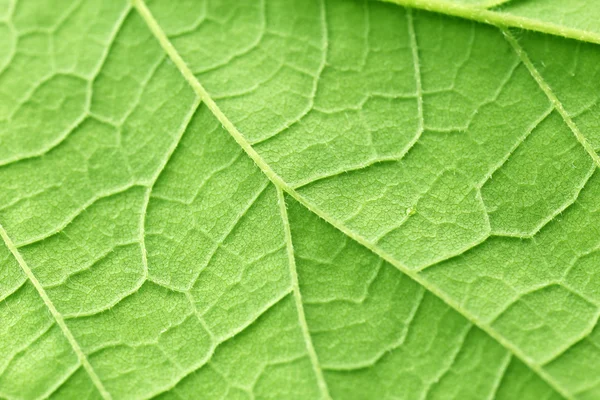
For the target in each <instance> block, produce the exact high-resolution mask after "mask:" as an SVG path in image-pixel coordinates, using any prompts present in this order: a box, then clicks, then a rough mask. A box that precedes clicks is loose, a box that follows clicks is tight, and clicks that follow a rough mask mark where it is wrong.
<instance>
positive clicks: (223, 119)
mask: <svg viewBox="0 0 600 400" xmlns="http://www.w3.org/2000/svg"><path fill="white" fill-rule="evenodd" d="M132 1H133V4H134V7H135V8H136V9H137V10H138V12H139V13H140V15H141V16H142V18H143V19H144V21H145V22H146V24H147V25H148V28H149V29H150V31H151V32H152V34H153V35H154V36H155V37H156V39H157V40H158V41H159V43H160V45H161V46H162V47H163V49H164V50H165V52H166V53H167V54H168V55H169V57H170V58H171V60H172V61H173V63H174V64H175V66H176V67H177V68H178V69H179V71H180V72H181V74H182V75H183V77H184V78H185V79H186V80H187V81H188V83H189V84H190V86H191V87H192V88H193V89H194V90H195V91H196V93H197V94H198V96H199V97H200V98H201V100H202V101H203V102H204V104H206V106H207V107H208V108H209V110H210V111H211V112H212V113H213V115H214V116H215V117H216V118H217V120H218V121H219V122H220V123H221V125H222V126H223V128H225V130H227V132H228V133H229V134H230V135H231V136H232V137H233V139H234V140H235V141H236V142H237V143H238V145H239V146H240V147H241V148H242V149H243V150H244V151H245V152H246V154H248V156H249V157H250V158H251V159H252V160H253V161H254V163H255V164H256V165H257V166H258V167H259V168H260V169H261V170H262V172H263V173H264V174H265V175H266V176H267V178H268V179H269V180H270V181H271V182H272V183H273V184H274V185H275V187H276V188H277V189H278V190H280V191H284V192H286V193H288V194H289V195H290V196H292V197H293V198H294V199H296V200H297V201H298V202H299V203H301V204H302V205H303V206H304V207H306V208H307V209H308V210H309V211H311V212H312V213H314V214H316V215H317V216H319V217H320V218H321V219H323V220H325V221H327V222H328V223H329V224H331V225H332V226H334V227H335V228H337V229H338V230H339V231H341V232H342V233H344V234H345V235H346V236H348V237H349V238H351V239H352V240H354V241H356V242H358V243H359V244H361V245H363V246H364V247H366V248H368V249H369V250H371V251H372V252H373V253H375V254H377V255H378V256H379V257H381V258H383V259H384V260H385V261H387V262H388V263H390V264H391V265H393V266H394V267H396V268H397V269H399V270H400V271H401V272H403V273H404V274H405V275H407V276H409V277H411V278H412V279H413V280H415V281H416V282H417V283H419V284H420V285H421V286H423V287H424V288H425V289H427V290H428V291H429V292H431V293H432V294H434V295H435V296H437V297H438V298H440V299H441V300H442V301H444V302H445V303H446V304H448V305H449V306H450V307H451V308H453V309H454V310H455V311H456V312H458V313H459V314H461V315H462V316H463V317H464V318H466V319H467V320H468V321H470V322H471V323H472V324H473V325H476V326H477V327H479V328H480V329H481V330H483V331H484V332H486V333H487V334H488V335H490V337H492V338H494V339H495V340H496V341H497V342H498V343H500V344H501V345H502V346H503V347H504V348H506V349H507V350H508V351H509V352H511V353H512V354H513V355H514V356H515V357H517V358H518V359H520V360H521V361H522V362H523V363H524V364H525V365H527V366H528V367H529V368H530V369H531V370H532V371H534V372H535V373H536V374H537V375H538V376H539V377H540V378H541V379H542V380H544V381H545V382H546V383H547V384H548V385H549V386H550V387H552V388H553V389H554V390H555V391H556V392H557V393H559V394H561V395H562V396H563V397H565V398H566V399H572V397H571V396H570V395H569V394H568V393H566V392H565V390H564V389H562V388H561V387H560V386H559V385H558V384H557V383H556V382H554V380H553V378H552V377H551V376H550V375H548V374H547V373H546V372H545V371H544V370H543V369H542V368H541V367H540V366H539V365H537V364H535V363H534V362H533V361H532V360H531V359H530V358H529V357H528V356H527V355H526V354H524V353H523V352H522V351H521V350H520V349H518V348H516V347H515V346H513V344H512V343H510V342H509V341H508V340H507V339H505V338H504V337H503V336H501V335H500V334H499V333H497V332H496V331H495V330H494V329H493V328H492V327H491V326H489V325H488V324H485V323H483V322H481V321H479V320H478V319H477V317H476V316H474V315H471V314H469V313H467V312H465V311H464V310H463V309H462V308H461V307H460V305H459V304H458V303H457V302H456V301H455V300H454V299H452V298H451V297H450V296H448V295H447V294H445V293H444V292H442V291H441V290H440V289H438V288H437V287H435V286H434V285H432V284H430V283H429V282H428V281H427V280H425V279H424V278H423V277H422V276H421V275H420V274H419V273H418V272H417V271H414V270H411V269H410V268H408V267H407V266H405V265H404V264H402V263H401V262H400V261H398V260H397V259H395V258H394V257H393V256H392V255H391V254H389V253H387V252H385V251H384V250H382V249H380V248H379V247H378V246H377V245H376V244H375V243H372V242H371V241H369V240H367V239H366V238H364V237H363V236H361V235H360V234H358V233H356V232H354V231H352V230H350V229H349V228H348V227H346V226H345V225H344V224H343V223H341V222H340V221H337V220H336V219H335V218H333V217H331V216H330V215H328V214H327V213H325V212H324V211H322V210H320V209H319V208H317V207H315V206H314V205H313V204H312V203H311V202H310V201H309V200H308V199H306V198H304V196H302V195H301V194H300V193H298V192H297V191H296V190H294V188H293V187H291V186H290V185H288V184H287V182H285V181H284V180H283V178H281V177H280V176H279V175H278V174H277V173H276V172H275V171H274V170H273V169H272V168H271V166H270V165H269V164H267V162H266V161H265V160H264V159H263V158H262V156H261V155H260V154H258V152H257V151H256V150H255V149H254V148H253V147H252V145H251V144H250V143H249V142H248V141H247V140H246V138H245V137H244V136H243V135H242V134H241V132H240V131H239V130H238V129H237V127H236V126H235V125H234V124H233V123H232V122H231V120H229V118H228V117H227V116H226V115H225V114H224V113H223V111H222V110H221V109H220V108H219V106H218V105H217V104H216V103H215V101H214V100H213V99H212V97H211V96H210V94H209V93H208V92H207V91H206V89H205V88H204V86H203V85H202V84H201V83H200V82H199V81H198V79H197V78H196V76H195V75H194V74H193V72H192V71H191V70H190V68H189V67H188V65H187V64H186V62H185V61H184V60H183V58H182V57H181V55H180V54H179V52H178V51H177V50H176V49H175V47H174V46H173V44H172V43H171V42H170V41H169V38H168V37H167V36H166V34H165V33H164V32H163V30H162V28H161V27H160V26H159V24H158V22H157V21H156V19H155V18H154V16H153V15H152V13H151V12H150V10H149V9H148V7H147V6H146V4H145V3H144V1H143V0H132Z"/></svg>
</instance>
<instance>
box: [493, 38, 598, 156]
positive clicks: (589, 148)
mask: <svg viewBox="0 0 600 400" xmlns="http://www.w3.org/2000/svg"><path fill="white" fill-rule="evenodd" d="M502 33H503V34H504V37H505V38H506V40H507V41H508V43H510V45H511V46H512V47H513V49H514V50H515V52H516V53H517V55H518V56H519V58H520V59H521V61H523V64H525V67H527V69H528V70H529V73H530V74H531V76H532V77H533V79H534V80H535V81H536V82H537V84H538V86H539V87H540V89H542V90H543V91H544V93H545V94H546V97H548V99H549V100H550V102H551V103H552V105H553V106H554V108H555V109H556V111H558V113H559V114H560V116H561V117H562V119H563V120H564V121H565V123H566V124H567V126H568V127H569V128H570V129H571V132H573V135H575V138H576V139H577V141H579V143H581V145H582V146H583V148H584V149H585V151H586V152H587V153H588V154H589V155H590V157H592V160H594V163H596V165H597V166H598V167H600V157H598V154H597V153H596V152H595V151H594V148H593V147H592V145H591V144H590V142H588V141H587V139H586V138H585V136H584V135H583V134H582V133H581V131H580V130H579V128H578V127H577V125H575V122H573V120H572V119H571V117H570V116H569V113H568V112H567V110H565V107H564V106H563V104H562V103H561V101H560V100H559V99H558V97H556V95H555V94H554V92H553V91H552V88H550V85H548V83H547V82H546V81H545V80H544V78H543V77H542V75H541V74H540V72H539V71H538V70H537V68H535V66H534V65H533V63H532V62H531V60H530V59H529V56H528V55H527V53H526V52H525V50H523V48H522V47H521V45H520V44H519V42H518V41H517V39H515V37H514V36H513V35H512V34H511V33H510V32H509V31H508V30H506V29H502Z"/></svg>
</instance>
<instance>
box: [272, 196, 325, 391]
mask: <svg viewBox="0 0 600 400" xmlns="http://www.w3.org/2000/svg"><path fill="white" fill-rule="evenodd" d="M277 200H278V201H277V202H278V203H279V211H280V213H281V220H282V222H283V229H284V232H285V247H286V249H287V255H288V264H289V266H290V277H291V278H292V290H293V292H294V301H295V303H296V311H297V312H298V320H299V322H300V328H301V329H302V336H304V342H305V344H306V350H307V352H308V356H309V358H310V362H311V364H312V367H313V370H314V372H315V376H316V378H317V384H318V385H319V389H320V390H321V394H322V395H323V398H324V399H327V400H331V396H330V395H329V390H328V389H327V383H326V382H325V378H324V377H323V371H322V370H321V364H320V363H319V358H318V357H317V352H316V351H315V348H314V346H313V343H312V339H311V336H310V332H309V330H308V324H307V322H306V315H305V314H304V305H303V303H302V293H300V285H299V284H298V271H297V269H296V257H295V256H294V245H293V243H292V232H291V230H290V222H289V219H288V214H287V206H286V204H285V198H284V196H283V191H282V190H281V188H279V187H277Z"/></svg>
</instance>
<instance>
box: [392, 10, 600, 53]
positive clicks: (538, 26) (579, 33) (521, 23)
mask: <svg viewBox="0 0 600 400" xmlns="http://www.w3.org/2000/svg"><path fill="white" fill-rule="evenodd" d="M382 1H385V2H388V3H394V4H398V5H400V6H405V7H413V8H419V9H423V10H427V11H433V12H437V13H440V14H446V15H452V16H455V17H461V18H466V19H470V20H473V21H477V22H482V23H484V24H488V25H494V26H498V27H502V26H512V27H515V28H521V29H528V30H533V31H538V32H542V33H548V34H551V35H556V36H563V37H566V38H571V39H577V40H582V41H585V42H591V43H598V44H600V34H598V33H595V32H589V31H585V30H583V29H577V28H569V27H566V26H561V25H558V24H554V23H551V22H544V21H540V20H537V19H533V18H527V17H521V16H519V15H513V14H509V13H507V12H502V11H493V10H487V9H485V8H483V7H473V6H465V5H462V4H456V3H450V2H448V1H443V0H382Z"/></svg>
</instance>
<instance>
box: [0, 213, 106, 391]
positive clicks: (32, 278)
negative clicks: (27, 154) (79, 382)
mask: <svg viewBox="0 0 600 400" xmlns="http://www.w3.org/2000/svg"><path fill="white" fill-rule="evenodd" d="M0 236H1V237H2V239H3V240H4V243H5V244H6V247H8V249H9V250H10V252H11V253H12V255H13V256H14V257H15V259H16V260H17V262H18V263H19V266H20V267H21V269H22V270H23V272H24V273H25V275H26V276H27V278H28V279H29V281H30V282H31V283H32V284H33V286H34V287H35V289H36V290H37V292H38V294H39V295H40V297H41V298H42V300H43V301H44V304H46V307H48V309H49V310H50V314H52V317H53V318H54V320H55V321H56V323H57V325H58V326H59V328H60V330H61V331H62V333H63V335H64V336H65V338H66V339H67V341H68V342H69V344H70V345H71V347H72V348H73V351H74V352H75V354H76V355H77V358H78V359H79V362H80V363H81V365H82V366H83V368H84V369H85V370H86V372H87V373H88V375H89V376H90V379H91V380H92V383H93V384H94V385H95V386H96V388H97V389H98V391H99V392H100V395H101V396H102V398H104V399H105V400H112V396H111V395H110V393H109V392H108V390H106V388H105V387H104V384H103V383H102V381H101V380H100V378H99V377H98V374H96V371H94V368H93V367H92V365H91V364H90V362H89V360H88V359H87V357H86V355H85V354H84V352H83V350H81V347H80V346H79V343H77V341H76V340H75V337H74V336H73V333H71V331H70V330H69V327H68V326H67V324H66V323H65V320H64V318H63V316H62V315H61V314H60V313H59V312H58V310H57V309H56V307H55V306H54V303H52V300H50V297H48V294H47V293H46V290H44V287H43V286H42V285H41V284H40V282H39V281H38V280H37V278H36V276H35V275H34V274H33V271H32V270H31V268H29V266H28V265H27V263H26V262H25V260H24V259H23V256H22V255H21V253H20V252H19V250H18V249H17V247H16V246H15V244H14V243H13V241H12V239H11V238H10V237H9V236H8V233H7V232H6V230H5V229H4V227H3V226H2V225H0Z"/></svg>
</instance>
